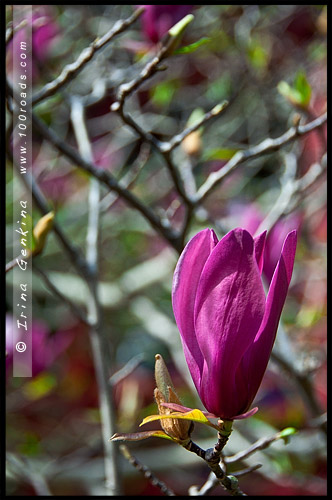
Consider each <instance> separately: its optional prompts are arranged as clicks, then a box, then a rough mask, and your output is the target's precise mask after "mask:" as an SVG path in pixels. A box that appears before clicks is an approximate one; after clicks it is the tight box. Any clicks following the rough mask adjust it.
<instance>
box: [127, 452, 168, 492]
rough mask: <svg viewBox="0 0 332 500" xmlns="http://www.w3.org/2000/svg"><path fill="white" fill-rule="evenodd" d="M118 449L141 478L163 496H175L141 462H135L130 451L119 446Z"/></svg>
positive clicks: (135, 459)
mask: <svg viewBox="0 0 332 500" xmlns="http://www.w3.org/2000/svg"><path fill="white" fill-rule="evenodd" d="M119 448H120V451H121V453H122V455H123V456H124V457H125V458H126V459H127V460H128V462H129V463H130V464H131V465H132V466H133V467H135V469H137V470H138V471H139V472H141V473H142V474H143V476H144V477H145V478H146V479H148V480H149V481H150V483H151V484H152V485H153V486H156V487H157V488H159V489H160V491H161V492H162V493H164V495H166V496H169V497H174V496H176V495H175V493H174V491H172V490H171V488H169V487H168V486H167V485H166V484H165V483H164V482H163V481H161V480H160V479H158V478H157V477H156V476H155V475H154V474H153V472H151V470H150V469H149V468H148V467H147V466H146V465H143V464H141V462H139V460H137V458H136V457H134V456H133V455H132V454H131V453H130V451H129V449H128V447H127V446H126V445H124V444H121V445H120V447H119Z"/></svg>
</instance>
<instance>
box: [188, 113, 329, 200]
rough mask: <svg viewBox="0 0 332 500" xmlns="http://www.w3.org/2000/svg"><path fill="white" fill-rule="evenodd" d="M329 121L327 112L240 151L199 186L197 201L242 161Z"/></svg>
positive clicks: (286, 142)
mask: <svg viewBox="0 0 332 500" xmlns="http://www.w3.org/2000/svg"><path fill="white" fill-rule="evenodd" d="M326 121H327V113H324V114H322V115H321V116H319V117H318V118H316V119H315V120H313V121H312V122H309V123H307V124H306V125H299V126H296V127H291V128H290V129H289V130H288V131H287V132H285V133H284V134H282V135H281V136H279V137H277V138H275V139H271V138H268V139H265V140H264V141H262V142H261V143H260V144H257V146H253V147H252V148H249V149H246V150H244V151H238V152H237V153H236V154H235V155H234V156H233V157H232V158H231V159H230V160H229V161H228V162H227V163H226V165H224V166H223V167H222V169H220V170H218V171H217V172H213V173H212V174H210V175H209V177H208V178H207V179H206V181H205V182H204V184H203V185H202V186H201V187H200V188H199V190H198V192H197V195H196V199H195V202H196V203H197V204H198V203H201V202H202V201H203V200H204V199H205V198H207V196H209V195H210V193H211V192H212V191H213V190H214V189H215V188H216V187H217V186H218V184H219V183H220V182H221V181H222V179H224V178H225V177H226V176H227V175H228V174H229V173H230V172H232V171H233V170H234V169H235V167H237V166H238V165H240V164H241V163H243V162H245V161H247V160H249V159H253V158H257V157H259V156H262V155H264V154H267V153H272V152H273V151H278V150H279V149H280V148H281V147H283V146H285V145H286V144H288V143H289V142H291V141H293V140H294V139H296V138H298V137H301V136H303V135H305V134H308V133H309V132H311V131H312V130H315V129H318V128H319V127H321V126H322V125H324V124H325V123H326Z"/></svg>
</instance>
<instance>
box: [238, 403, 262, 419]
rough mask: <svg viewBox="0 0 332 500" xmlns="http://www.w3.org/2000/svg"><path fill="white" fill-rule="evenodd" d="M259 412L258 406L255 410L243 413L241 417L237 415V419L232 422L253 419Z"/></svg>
mask: <svg viewBox="0 0 332 500" xmlns="http://www.w3.org/2000/svg"><path fill="white" fill-rule="evenodd" d="M257 412H258V406H255V408H252V409H251V410H249V411H247V412H246V413H241V414H240V415H236V417H233V418H232V420H243V419H244V418H249V417H252V416H253V415H255V413H257Z"/></svg>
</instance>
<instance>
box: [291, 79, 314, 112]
mask: <svg viewBox="0 0 332 500" xmlns="http://www.w3.org/2000/svg"><path fill="white" fill-rule="evenodd" d="M294 87H295V89H296V90H297V91H298V92H299V93H300V96H301V104H302V106H304V107H308V105H309V103H310V98H311V87H310V84H309V82H308V80H307V77H306V75H305V73H303V72H302V71H300V72H299V73H298V74H297V75H296V77H295V81H294Z"/></svg>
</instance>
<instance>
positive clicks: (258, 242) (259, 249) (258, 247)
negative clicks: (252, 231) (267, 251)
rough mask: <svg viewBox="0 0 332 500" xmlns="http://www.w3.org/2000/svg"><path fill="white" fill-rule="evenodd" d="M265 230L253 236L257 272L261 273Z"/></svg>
mask: <svg viewBox="0 0 332 500" xmlns="http://www.w3.org/2000/svg"><path fill="white" fill-rule="evenodd" d="M266 233H267V231H263V232H262V233H261V234H259V235H258V236H256V238H254V242H255V257H256V261H257V265H258V269H259V272H260V273H261V274H262V270H263V265H264V248H265V239H266Z"/></svg>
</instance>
